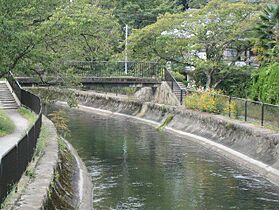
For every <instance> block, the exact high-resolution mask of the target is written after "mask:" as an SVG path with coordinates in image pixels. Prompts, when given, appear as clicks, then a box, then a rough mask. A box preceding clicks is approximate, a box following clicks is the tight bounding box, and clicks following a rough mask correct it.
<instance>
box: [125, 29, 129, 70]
mask: <svg viewBox="0 0 279 210" xmlns="http://www.w3.org/2000/svg"><path fill="white" fill-rule="evenodd" d="M128 32H129V31H128V25H127V24H126V26H125V74H128Z"/></svg>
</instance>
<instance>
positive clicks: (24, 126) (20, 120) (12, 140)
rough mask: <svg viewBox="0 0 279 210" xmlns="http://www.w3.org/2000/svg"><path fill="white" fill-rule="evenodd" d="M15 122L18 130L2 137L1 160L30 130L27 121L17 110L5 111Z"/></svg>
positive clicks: (0, 141) (0, 138)
mask: <svg viewBox="0 0 279 210" xmlns="http://www.w3.org/2000/svg"><path fill="white" fill-rule="evenodd" d="M4 112H5V113H6V114H7V115H8V116H9V117H10V119H11V120H12V121H13V122H14V124H15V126H16V128H15V131H14V132H13V133H12V134H9V135H7V136H4V137H0V160H1V159H2V158H3V157H4V156H5V154H7V153H8V152H9V151H10V150H11V149H12V148H13V147H14V145H16V144H17V143H18V142H19V141H20V139H21V137H23V136H24V134H25V133H26V131H27V130H28V128H29V123H28V121H27V119H25V118H24V117H22V116H21V115H20V114H19V113H18V112H17V110H16V109H9V110H4Z"/></svg>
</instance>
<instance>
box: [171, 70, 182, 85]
mask: <svg viewBox="0 0 279 210" xmlns="http://www.w3.org/2000/svg"><path fill="white" fill-rule="evenodd" d="M171 74H172V76H173V77H174V78H175V79H176V81H178V82H183V81H184V80H185V76H184V75H183V74H180V73H179V72H178V71H172V72H171Z"/></svg>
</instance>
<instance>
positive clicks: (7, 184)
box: [0, 72, 42, 204]
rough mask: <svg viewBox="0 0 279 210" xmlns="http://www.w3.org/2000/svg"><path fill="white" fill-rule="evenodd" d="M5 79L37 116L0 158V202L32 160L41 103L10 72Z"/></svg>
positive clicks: (37, 134) (38, 131)
mask: <svg viewBox="0 0 279 210" xmlns="http://www.w3.org/2000/svg"><path fill="white" fill-rule="evenodd" d="M7 80H8V82H9V84H10V85H11V87H12V89H13V91H14V93H15V94H16V96H17V97H18V99H19V101H20V102H21V104H22V105H23V106H25V107H27V108H29V109H30V110H32V111H34V112H35V113H36V114H37V115H38V117H37V119H36V121H35V123H34V124H33V125H32V127H31V128H30V129H29V131H27V132H26V134H25V135H24V136H23V137H22V138H21V139H20V140H19V141H18V144H17V145H15V146H14V147H13V148H11V150H10V151H7V153H6V154H5V155H4V156H3V157H2V158H1V160H0V204H1V203H2V202H3V200H4V199H5V198H6V196H7V195H8V193H9V192H10V191H11V190H12V188H13V186H14V184H16V183H17V182H18V181H19V179H20V178H21V176H22V174H23V173H24V171H25V170H26V167H27V165H28V163H29V162H30V161H31V160H32V157H33V155H34V151H35V148H36V144H37V140H38V138H39V135H40V130H41V125H42V105H41V101H40V98H39V97H37V96H36V95H34V94H32V93H30V92H28V91H26V90H24V89H22V88H21V86H20V84H19V83H18V81H17V80H15V78H14V76H13V74H12V73H11V72H10V73H9V75H8V76H7Z"/></svg>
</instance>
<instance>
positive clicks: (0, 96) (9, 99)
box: [0, 81, 19, 109]
mask: <svg viewBox="0 0 279 210" xmlns="http://www.w3.org/2000/svg"><path fill="white" fill-rule="evenodd" d="M18 107H19V105H18V103H17V102H16V100H15V98H14V96H13V94H12V93H11V91H10V89H9V87H8V85H7V83H6V82H5V81H0V109H17V108H18Z"/></svg>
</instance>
